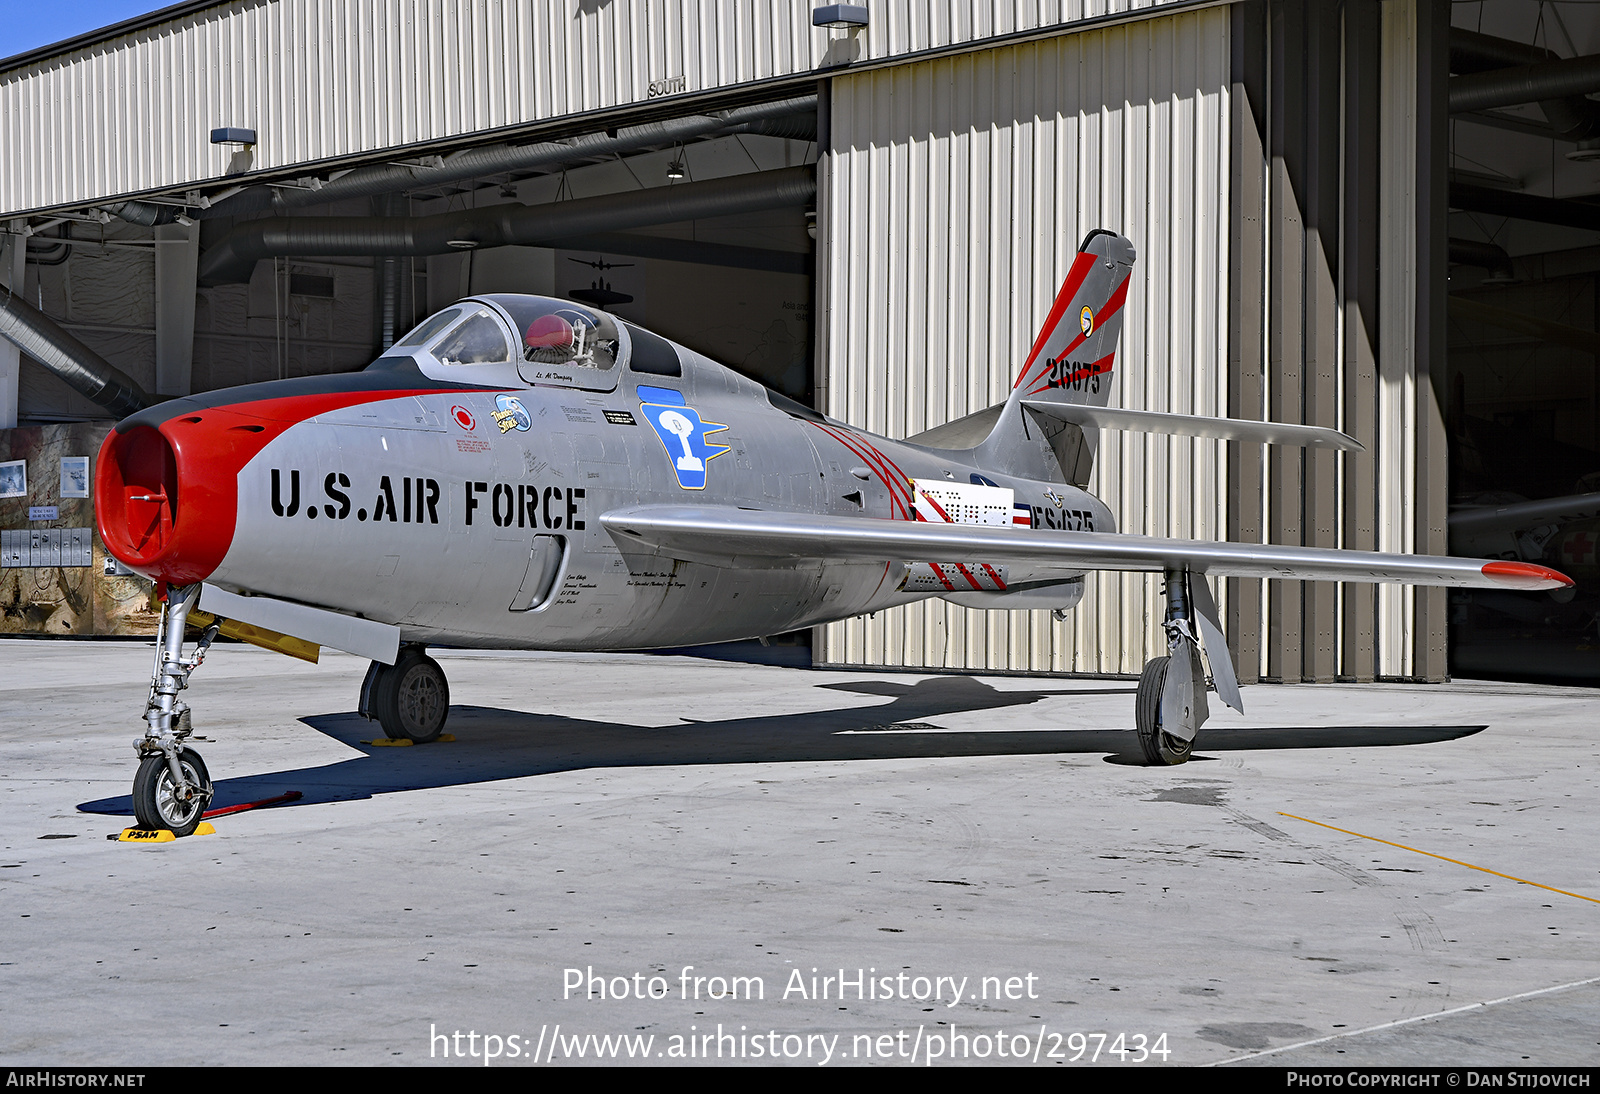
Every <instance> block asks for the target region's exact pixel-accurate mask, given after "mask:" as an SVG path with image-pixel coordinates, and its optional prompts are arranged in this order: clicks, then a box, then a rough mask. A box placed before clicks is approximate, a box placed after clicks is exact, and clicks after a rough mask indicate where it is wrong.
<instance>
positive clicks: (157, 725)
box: [133, 584, 222, 836]
mask: <svg viewBox="0 0 1600 1094" xmlns="http://www.w3.org/2000/svg"><path fill="white" fill-rule="evenodd" d="M199 599H200V586H199V585H198V584H195V585H184V586H182V587H180V588H169V589H168V590H167V601H166V604H165V605H164V606H163V607H162V610H161V622H160V624H159V625H158V626H157V629H156V662H155V667H154V669H153V670H152V671H151V679H150V698H149V700H148V701H147V702H146V703H145V708H144V720H145V732H144V736H143V737H140V738H139V739H138V740H136V741H134V742H133V749H134V751H135V752H136V753H137V754H138V756H139V771H138V773H137V774H136V775H135V776H134V778H133V814H134V816H135V817H136V818H137V819H138V822H139V827H140V828H147V829H152V830H154V829H160V828H166V829H169V830H171V832H172V834H173V835H175V836H187V835H190V834H191V833H193V832H194V830H195V828H197V827H198V826H199V824H200V817H201V814H203V813H204V812H205V809H206V806H207V805H209V804H210V802H211V794H212V786H211V776H210V774H209V773H208V772H207V771H206V765H205V761H203V760H202V759H200V754H199V753H198V752H196V751H194V749H192V748H189V747H187V745H186V744H185V741H186V740H187V739H188V737H189V735H190V734H191V733H192V732H194V726H193V724H192V723H191V721H190V715H189V705H188V704H187V703H185V702H183V701H182V700H180V699H179V698H178V693H179V692H180V691H182V690H183V689H184V688H186V687H188V686H189V674H190V673H191V672H193V671H194V670H195V669H197V668H199V667H200V664H201V662H203V661H204V660H205V656H206V650H207V649H209V648H210V646H211V643H212V641H213V640H214V639H215V638H216V637H217V630H218V629H219V628H220V627H221V625H222V621H221V620H216V621H213V622H212V623H211V625H210V626H208V627H207V628H206V629H205V632H204V633H203V634H201V636H200V641H199V642H197V643H196V644H195V650H194V654H193V655H192V656H189V657H185V656H184V655H183V628H184V624H185V623H186V622H187V620H188V618H189V611H190V609H191V608H193V607H194V605H195V602H196V601H198V600H199Z"/></svg>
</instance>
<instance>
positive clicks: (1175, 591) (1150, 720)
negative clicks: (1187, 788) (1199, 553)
mask: <svg viewBox="0 0 1600 1094" xmlns="http://www.w3.org/2000/svg"><path fill="white" fill-rule="evenodd" d="M1166 579H1167V587H1166V593H1167V616H1166V619H1165V621H1164V622H1163V623H1162V624H1161V626H1162V629H1163V630H1165V631H1166V632H1167V656H1166V657H1157V658H1154V659H1152V660H1151V661H1150V662H1149V663H1148V664H1146V665H1145V667H1144V672H1143V673H1142V674H1141V675H1140V677H1139V693H1138V696H1137V698H1136V699H1135V701H1134V724H1135V726H1136V727H1137V728H1138V731H1139V745H1140V747H1141V748H1142V749H1143V750H1144V758H1145V761H1146V762H1147V763H1149V764H1151V765H1152V766H1163V765H1172V764H1181V763H1183V762H1185V761H1186V760H1188V759H1189V755H1190V753H1192V752H1193V751H1194V739H1195V736H1196V735H1197V734H1198V733H1199V732H1200V727H1201V726H1202V725H1204V724H1205V720H1206V719H1207V718H1209V717H1210V716H1211V709H1210V706H1209V705H1208V704H1207V703H1206V676H1205V670H1204V669H1202V668H1201V665H1200V639H1199V635H1198V634H1197V633H1196V623H1197V622H1200V621H1201V620H1204V619H1205V617H1206V616H1212V617H1214V616H1215V615H1216V607H1215V606H1214V605H1213V604H1212V602H1211V590H1210V588H1209V587H1208V586H1207V585H1206V583H1205V582H1206V579H1205V575H1204V574H1200V575H1197V576H1195V577H1194V578H1193V581H1194V582H1195V583H1196V584H1195V585H1191V575H1190V574H1189V572H1188V571H1187V570H1177V569H1169V570H1167V571H1166ZM1191 591H1193V592H1194V593H1195V594H1196V595H1194V596H1191ZM1201 596H1203V597H1204V602H1203V603H1201V604H1196V603H1195V601H1196V600H1198V599H1199V598H1200V597H1201ZM1196 608H1198V609H1199V610H1198V611H1196V610H1195V609H1196ZM1208 609H1209V610H1208ZM1217 634H1218V637H1219V638H1220V636H1221V629H1220V627H1219V628H1218V630H1217ZM1210 648H1211V647H1210V646H1209V645H1208V649H1210ZM1227 657H1228V654H1227V650H1226V648H1224V649H1223V651H1222V658H1223V660H1227ZM1213 663H1215V657H1213ZM1231 670H1232V663H1231V662H1229V671H1230V674H1231ZM1237 691H1238V689H1237V686H1235V687H1234V693H1235V698H1236V697H1237ZM1229 705H1230V706H1236V705H1237V704H1236V703H1230V704H1229Z"/></svg>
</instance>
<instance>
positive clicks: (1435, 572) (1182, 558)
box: [600, 505, 1572, 590]
mask: <svg viewBox="0 0 1600 1094" xmlns="http://www.w3.org/2000/svg"><path fill="white" fill-rule="evenodd" d="M600 520H601V523H602V524H603V525H604V526H605V527H606V529H607V531H609V532H610V533H611V535H612V537H613V538H614V539H616V540H617V541H618V543H619V544H622V545H623V546H624V547H629V548H632V549H634V550H643V551H646V552H648V553H652V554H657V555H664V556H668V557H672V558H682V559H688V560H691V561H698V562H709V563H712V564H716V565H734V564H749V563H751V562H754V561H756V560H762V559H765V560H772V561H780V560H795V559H808V558H823V559H858V560H862V561H869V560H877V561H883V560H900V561H915V562H939V563H943V562H952V563H954V562H965V561H970V560H973V559H983V560H985V561H988V562H995V563H1032V564H1035V565H1041V564H1042V565H1050V566H1059V567H1060V568H1061V569H1063V570H1078V571H1083V570H1131V571H1145V572H1160V571H1163V570H1174V569H1175V570H1187V571H1189V572H1191V573H1203V574H1208V575H1210V576H1212V577H1260V578H1284V579H1288V580H1294V581H1376V582H1392V583H1397V584H1403V585H1447V586H1457V587H1462V588H1485V589H1523V590H1538V589H1557V588H1562V587H1564V586H1568V585H1571V584H1572V580H1571V579H1570V578H1568V577H1567V576H1566V575H1565V574H1561V573H1558V572H1557V571H1555V570H1551V569H1549V568H1547V567H1544V566H1538V565H1534V564H1532V563H1527V562H1508V561H1498V560H1489V559H1471V558H1447V557H1444V556H1440V555H1406V554H1385V553H1380V552H1376V551H1341V550H1336V549H1332V548H1325V547H1284V546H1275V545H1271V544H1260V543H1224V542H1215V541H1210V540H1195V539H1157V538H1155V537H1152V536H1138V535H1127V534H1118V533H1105V532H1063V531H1047V530H1031V531H1019V530H1013V529H1010V528H999V527H989V526H984V525H967V524H930V523H925V522H921V521H894V520H877V519H872V518H867V517H839V516H821V515H816V514H810V513H781V512H768V511H764V510H749V509H737V508H733V507H731V506H716V505H694V506H690V505H641V506H634V507H629V508H623V509H615V510H612V511H610V512H608V513H606V514H604V515H603V516H601V518H600Z"/></svg>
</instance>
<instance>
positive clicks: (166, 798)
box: [133, 748, 212, 836]
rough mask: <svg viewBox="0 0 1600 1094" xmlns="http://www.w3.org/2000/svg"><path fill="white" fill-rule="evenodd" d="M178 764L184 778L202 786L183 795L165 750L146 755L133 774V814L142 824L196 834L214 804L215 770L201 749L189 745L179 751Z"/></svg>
mask: <svg viewBox="0 0 1600 1094" xmlns="http://www.w3.org/2000/svg"><path fill="white" fill-rule="evenodd" d="M178 766H179V767H181V768H182V769H183V775H184V778H186V779H187V780H189V782H190V783H191V784H192V785H193V786H195V787H197V788H198V790H197V792H195V793H194V794H193V795H192V796H191V797H189V798H188V799H187V800H184V799H180V798H179V797H178V796H177V793H176V784H175V781H174V779H173V778H172V769H171V768H169V767H168V766H167V757H166V755H165V754H163V753H159V752H158V753H157V754H156V755H154V756H146V757H145V758H144V759H143V760H141V761H140V763H139V770H138V772H137V773H136V774H135V775H134V776H133V815H134V817H136V818H137V819H138V821H139V827H140V828H147V829H150V830H152V831H155V830H158V829H162V828H165V829H168V830H169V831H171V832H172V834H173V835H175V836H188V835H193V834H194V830H195V829H196V828H198V827H199V826H200V818H201V815H202V814H204V813H205V811H206V806H207V805H209V804H211V793H212V788H211V773H210V772H208V771H207V770H206V762H205V761H204V760H202V759H201V758H200V753H198V752H196V751H194V750H193V749H189V748H186V749H184V750H183V751H181V752H179V753H178Z"/></svg>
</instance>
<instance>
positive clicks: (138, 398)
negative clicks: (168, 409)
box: [0, 292, 151, 418]
mask: <svg viewBox="0 0 1600 1094" xmlns="http://www.w3.org/2000/svg"><path fill="white" fill-rule="evenodd" d="M0 337H3V338H5V339H6V340H7V341H10V342H13V343H15V344H16V346H17V347H18V348H19V349H21V350H22V352H23V353H26V354H27V355H28V356H29V357H31V358H33V359H34V360H35V361H37V362H39V363H40V364H41V365H43V366H44V367H45V368H47V369H49V370H50V371H51V372H53V373H55V374H56V375H57V376H59V377H61V379H62V380H63V381H65V382H66V384H67V386H68V387H70V388H72V390H74V391H76V392H78V393H79V394H80V395H82V396H83V397H84V398H86V399H89V400H90V401H91V402H94V403H96V404H98V405H99V406H103V407H105V408H106V409H107V410H109V411H110V412H111V413H112V414H113V415H115V416H116V417H118V418H126V417H127V416H128V415H129V414H133V413H136V412H138V411H140V410H143V409H144V408H145V407H147V406H149V405H151V399H150V397H149V396H148V395H146V394H145V393H144V389H142V388H141V387H140V386H139V385H138V384H137V383H135V382H134V379H133V377H131V376H129V375H128V374H127V373H125V372H123V371H122V370H121V369H119V368H117V366H115V365H113V364H112V363H111V362H109V361H107V360H106V359H105V358H104V357H101V356H100V355H99V354H98V353H96V352H95V351H94V350H92V349H90V348H89V347H88V346H86V345H84V344H83V343H82V342H80V341H78V340H77V339H76V338H74V337H73V336H72V335H70V334H68V333H67V332H66V331H64V330H62V329H61V328H60V327H59V326H57V325H56V324H55V322H54V321H52V320H51V319H50V317H49V316H47V315H45V314H44V313H43V312H42V311H40V310H39V309H37V308H35V307H33V306H32V305H31V304H29V303H27V302H26V301H24V300H23V299H22V298H21V297H19V296H15V295H13V294H11V293H9V292H7V293H6V294H5V295H3V296H0Z"/></svg>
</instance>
